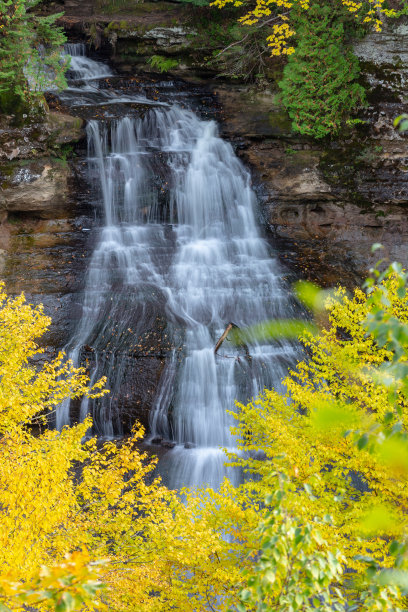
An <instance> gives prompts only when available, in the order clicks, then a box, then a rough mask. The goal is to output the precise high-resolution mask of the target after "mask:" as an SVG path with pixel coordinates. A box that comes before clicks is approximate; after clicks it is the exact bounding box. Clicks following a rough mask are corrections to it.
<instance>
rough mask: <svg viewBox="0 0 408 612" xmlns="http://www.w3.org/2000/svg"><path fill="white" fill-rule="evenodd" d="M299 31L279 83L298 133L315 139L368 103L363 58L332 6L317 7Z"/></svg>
mask: <svg viewBox="0 0 408 612" xmlns="http://www.w3.org/2000/svg"><path fill="white" fill-rule="evenodd" d="M296 32H297V35H298V44H297V46H296V50H295V53H293V54H291V55H290V56H289V59H288V63H287V65H286V67H285V69H284V73H283V79H282V81H280V83H279V86H280V88H281V90H282V101H283V103H284V105H285V106H286V108H287V110H288V113H289V116H290V118H291V119H292V125H293V128H294V129H295V130H296V131H298V132H300V133H301V134H306V135H308V136H313V137H314V138H323V137H324V136H328V135H335V134H337V133H338V132H339V130H340V128H341V126H342V124H343V123H344V121H345V120H347V118H348V117H349V116H350V114H351V113H352V112H353V110H355V108H356V107H358V106H359V105H360V104H362V103H363V101H364V89H363V87H362V86H361V85H359V84H358V83H357V79H358V76H359V65H358V60H357V58H356V57H355V56H354V55H353V53H352V51H351V50H350V49H348V48H347V46H346V43H345V35H344V26H343V23H342V21H341V19H339V17H338V16H336V14H335V12H334V11H333V9H332V8H330V7H329V6H320V5H313V6H311V7H310V9H309V11H308V12H307V13H306V14H303V15H302V16H301V18H299V25H298V26H297V28H296Z"/></svg>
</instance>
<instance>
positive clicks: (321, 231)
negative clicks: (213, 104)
mask: <svg viewBox="0 0 408 612" xmlns="http://www.w3.org/2000/svg"><path fill="white" fill-rule="evenodd" d="M407 35H408V26H407V25H406V24H399V25H398V24H397V25H396V26H394V28H393V29H388V30H386V31H385V32H384V33H382V34H375V35H372V36H371V37H368V38H367V39H365V40H364V41H363V42H362V43H359V45H358V47H357V53H358V55H359V57H360V58H361V61H362V66H363V69H364V74H365V78H366V81H367V83H368V85H369V95H368V100H369V107H368V108H367V109H366V110H365V111H364V113H363V114H362V116H361V118H362V120H363V121H364V123H363V124H361V126H358V127H357V128H356V129H355V130H353V132H350V134H347V135H346V134H344V135H343V138H342V139H339V140H337V141H331V142H326V141H322V142H321V143H319V142H316V141H312V140H309V139H307V138H304V137H301V136H299V135H297V134H295V133H294V132H293V131H292V130H291V126H290V123H289V121H288V118H287V116H286V114H285V113H284V112H282V108H280V106H279V103H278V102H277V99H278V97H277V95H276V94H277V92H275V94H274V93H273V92H265V93H264V94H258V95H254V94H251V93H250V92H249V91H248V90H246V88H242V87H241V88H240V87H237V88H235V89H232V88H231V87H226V86H219V87H217V90H216V91H217V94H218V97H219V100H220V102H221V106H222V108H223V116H224V121H223V130H224V135H225V136H226V137H228V138H230V139H231V140H233V141H235V143H236V146H237V148H238V150H239V151H240V154H241V156H242V157H243V159H244V160H245V161H246V162H247V163H249V164H250V165H251V167H252V169H253V172H254V177H255V178H256V180H257V181H258V182H259V183H260V184H261V185H262V188H261V193H262V196H263V201H264V213H265V218H266V221H267V222H268V223H269V225H270V227H271V229H272V230H273V231H274V232H275V234H276V235H277V236H278V238H280V239H281V240H284V241H286V242H287V241H290V242H289V243H288V244H290V243H292V247H289V248H291V249H294V250H295V251H297V255H298V256H297V261H298V264H299V261H300V262H301V261H302V259H303V260H304V261H306V264H305V265H301V264H299V265H300V268H301V272H302V274H303V275H306V276H309V277H311V278H313V280H317V281H319V282H323V283H326V284H330V283H333V282H340V281H341V282H346V284H349V285H351V284H353V283H355V282H360V280H361V278H362V277H363V276H364V274H366V271H367V269H368V267H369V265H371V264H372V263H373V261H375V259H376V258H378V256H371V253H370V249H371V245H372V244H373V243H376V242H381V243H382V244H383V245H384V247H385V253H384V254H385V255H386V256H388V257H389V258H390V259H392V260H394V259H396V260H399V261H401V262H403V263H404V264H408V248H407V246H406V244H407V242H408V220H407V219H408V214H407V212H408V210H407V207H408V180H407V179H408V137H407V136H405V135H401V134H399V133H398V132H397V131H396V130H395V129H394V127H393V120H394V119H395V117H397V116H398V115H400V114H401V113H403V112H407V110H408V104H407V102H408V100H407V90H406V87H405V84H406V82H407V74H408V69H407V68H406V66H407V64H406V62H405V60H407V59H408V57H407V51H406V49H407V46H406V41H407ZM401 65H402V66H403V67H402V68H400V66H401ZM295 263H296V262H295ZM336 277H337V278H336Z"/></svg>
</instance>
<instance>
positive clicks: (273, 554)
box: [238, 476, 344, 612]
mask: <svg viewBox="0 0 408 612" xmlns="http://www.w3.org/2000/svg"><path fill="white" fill-rule="evenodd" d="M284 501H285V481H284V480H283V477H282V476H281V488H280V489H278V490H277V491H275V493H274V494H273V495H270V496H268V497H267V499H266V502H267V503H269V504H270V503H271V502H272V507H273V509H271V510H269V511H268V513H267V514H266V516H265V518H264V519H263V520H262V521H261V522H260V525H259V527H258V531H259V533H260V538H261V540H260V553H259V558H258V560H257V562H256V565H255V567H254V569H252V570H250V571H248V573H247V574H248V581H247V586H246V588H245V589H243V590H242V591H241V593H240V598H241V604H240V606H238V610H239V611H240V612H245V611H246V610H257V612H269V611H270V610H276V611H277V612H287V611H288V610H293V611H295V610H303V611H306V610H316V608H317V609H319V610H322V611H323V612H331V611H335V610H343V609H344V598H343V596H342V594H341V592H340V591H339V589H336V588H333V583H335V582H337V581H338V580H339V579H340V577H341V574H342V573H343V569H342V564H343V562H344V558H343V557H342V556H341V554H340V553H339V552H338V551H335V553H332V552H331V551H329V550H327V543H326V542H325V541H324V540H323V538H322V537H321V536H320V533H319V530H318V528H317V526H316V525H315V524H313V522H305V521H299V520H297V519H296V518H294V517H292V516H291V515H290V512H288V510H287V508H285V504H284Z"/></svg>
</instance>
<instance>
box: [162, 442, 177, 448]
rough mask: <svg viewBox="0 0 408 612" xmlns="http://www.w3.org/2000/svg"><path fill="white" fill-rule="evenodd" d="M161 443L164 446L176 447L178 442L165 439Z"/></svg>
mask: <svg viewBox="0 0 408 612" xmlns="http://www.w3.org/2000/svg"><path fill="white" fill-rule="evenodd" d="M161 445H162V446H164V448H174V447H175V446H176V443H175V442H173V441H172V440H163V441H162V443H161Z"/></svg>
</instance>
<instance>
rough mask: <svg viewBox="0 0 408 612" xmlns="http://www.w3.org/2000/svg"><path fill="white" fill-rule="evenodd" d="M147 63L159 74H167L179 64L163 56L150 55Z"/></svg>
mask: <svg viewBox="0 0 408 612" xmlns="http://www.w3.org/2000/svg"><path fill="white" fill-rule="evenodd" d="M148 61H149V64H150V65H151V67H152V68H156V69H157V70H158V71H159V72H169V70H172V69H173V68H177V66H178V64H179V63H178V61H177V60H174V59H171V57H164V56H163V55H152V57H150V58H149V60H148Z"/></svg>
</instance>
